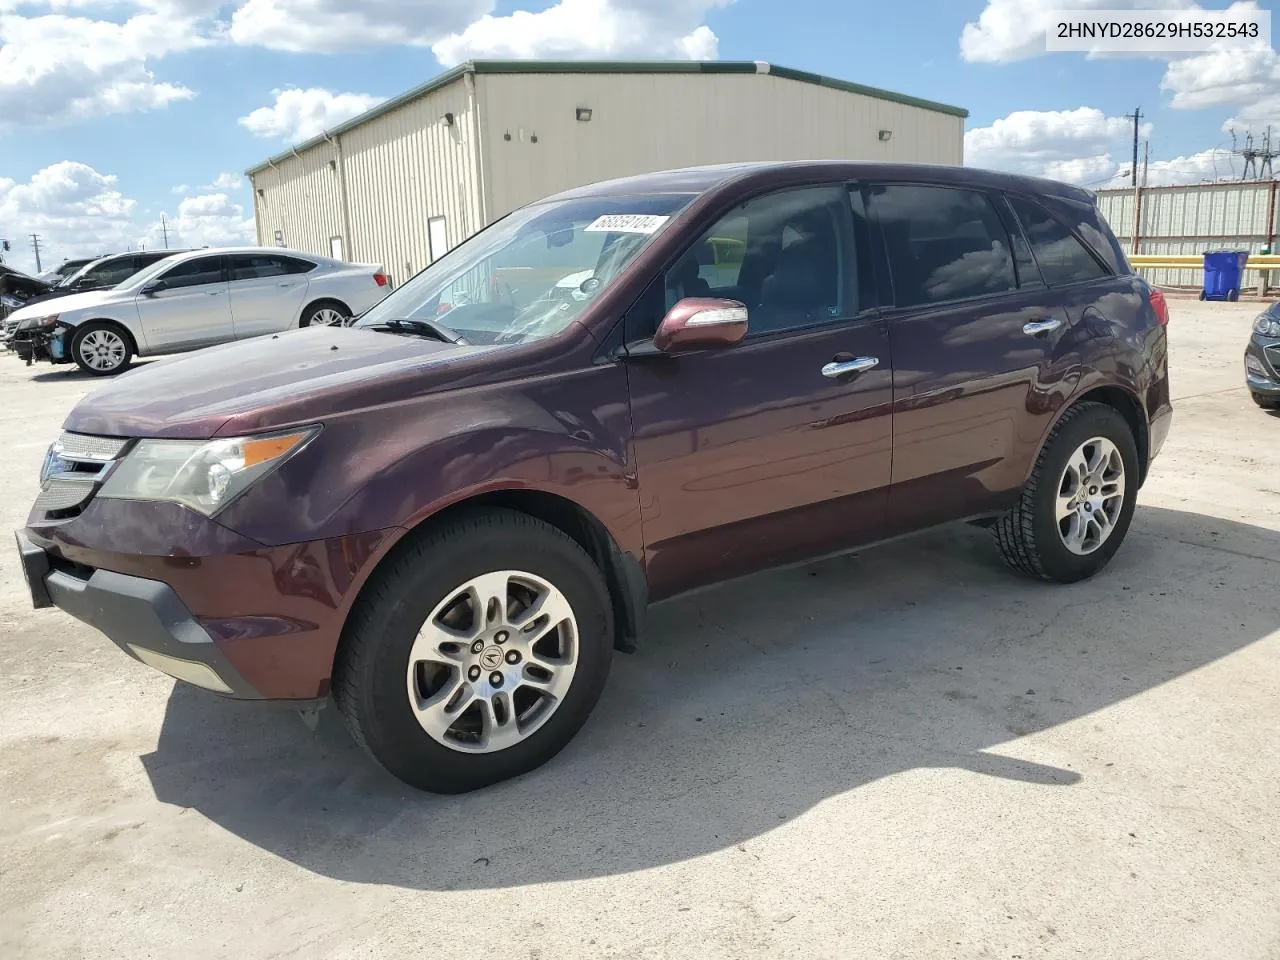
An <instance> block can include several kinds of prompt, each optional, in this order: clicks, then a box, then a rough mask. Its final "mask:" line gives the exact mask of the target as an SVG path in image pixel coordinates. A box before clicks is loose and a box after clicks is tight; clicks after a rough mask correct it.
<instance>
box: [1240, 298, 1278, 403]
mask: <svg viewBox="0 0 1280 960" xmlns="http://www.w3.org/2000/svg"><path fill="white" fill-rule="evenodd" d="M1244 379H1245V383H1246V385H1247V386H1248V387H1249V393H1250V394H1252V396H1253V402H1254V403H1256V404H1257V405H1258V406H1260V407H1262V409H1264V410H1280V303H1273V304H1271V306H1269V307H1267V309H1266V312H1265V313H1262V314H1260V315H1259V316H1258V319H1256V320H1254V321H1253V336H1251V337H1250V338H1249V345H1248V346H1247V347H1245V350H1244Z"/></svg>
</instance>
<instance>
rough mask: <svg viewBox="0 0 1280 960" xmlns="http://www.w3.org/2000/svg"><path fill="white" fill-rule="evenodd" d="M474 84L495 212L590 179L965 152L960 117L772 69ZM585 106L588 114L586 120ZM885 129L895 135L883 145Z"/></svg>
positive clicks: (955, 158) (940, 157) (947, 159)
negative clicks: (580, 115)
mask: <svg viewBox="0 0 1280 960" xmlns="http://www.w3.org/2000/svg"><path fill="white" fill-rule="evenodd" d="M476 83H477V88H478V92H479V98H480V114H481V120H482V128H483V141H484V153H483V156H482V160H483V165H484V182H485V186H486V201H487V208H488V215H489V219H491V220H492V219H493V218H495V217H497V216H500V215H502V214H504V213H506V212H508V211H510V210H512V209H514V208H515V207H518V206H520V205H521V204H524V203H528V202H529V201H531V200H536V199H537V198H539V197H543V196H546V195H547V194H549V193H555V192H557V191H559V190H565V189H568V188H570V187H574V186H579V185H581V184H584V183H591V182H593V181H596V180H605V179H609V178H611V177H620V176H627V175H630V174H636V173H648V172H651V171H654V170H664V169H670V168H673V167H682V166H692V165H696V164H704V163H724V162H731V161H736V160H812V159H822V160H885V161H911V162H928V163H952V164H959V163H962V162H963V159H964V157H963V150H964V120H963V119H962V118H960V117H957V116H952V115H949V114H944V113H939V112H936V111H932V110H926V109H923V108H921V107H915V106H909V105H907V104H900V103H895V102H891V101H887V100H881V99H879V98H875V97H868V96H864V95H861V94H857V93H850V92H847V91H843V90H836V89H832V88H829V87H820V86H817V85H815V84H811V83H802V82H800V81H796V80H789V79H785V78H783V77H776V76H771V75H768V74H755V75H752V74H692V75H691V74H510V75H507V74H481V75H480V76H477V77H476ZM580 106H581V107H590V108H591V111H592V115H591V120H590V121H589V122H582V121H579V120H577V119H576V109H577V107H580ZM880 130H890V131H892V134H893V135H892V138H891V139H890V140H889V141H888V142H883V143H882V142H881V141H880V140H879V139H878V134H879V131H880ZM508 136H510V139H507V137H508ZM535 136H536V137H537V141H536V142H534V137H535Z"/></svg>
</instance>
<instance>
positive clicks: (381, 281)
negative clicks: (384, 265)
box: [373, 273, 387, 287]
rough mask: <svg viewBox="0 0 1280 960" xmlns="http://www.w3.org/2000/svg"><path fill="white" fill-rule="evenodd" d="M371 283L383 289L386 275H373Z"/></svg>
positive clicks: (385, 283)
mask: <svg viewBox="0 0 1280 960" xmlns="http://www.w3.org/2000/svg"><path fill="white" fill-rule="evenodd" d="M373 282H374V283H376V284H377V285H378V286H380V287H385V286H386V285H387V275H386V274H385V273H375V274H374V275H373Z"/></svg>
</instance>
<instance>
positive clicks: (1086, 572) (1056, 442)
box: [992, 403, 1139, 583]
mask: <svg viewBox="0 0 1280 960" xmlns="http://www.w3.org/2000/svg"><path fill="white" fill-rule="evenodd" d="M1093 439H1101V440H1105V441H1110V443H1111V444H1112V445H1113V447H1114V450H1115V452H1116V453H1118V455H1119V459H1120V461H1121V462H1122V464H1123V473H1122V475H1121V480H1122V482H1123V491H1122V496H1116V497H1115V498H1114V499H1118V500H1119V501H1120V502H1119V504H1118V505H1115V504H1114V499H1113V500H1109V501H1107V503H1108V509H1111V508H1112V507H1113V506H1114V507H1115V516H1114V518H1113V519H1112V520H1111V521H1110V522H1109V524H1108V530H1109V532H1108V533H1107V535H1106V536H1105V538H1104V539H1102V542H1101V543H1100V544H1098V545H1097V546H1095V547H1094V548H1093V549H1092V550H1091V551H1090V552H1088V553H1085V554H1083V555H1082V554H1080V553H1078V552H1075V551H1073V550H1072V549H1070V548H1069V547H1068V546H1067V544H1066V542H1065V538H1066V537H1065V535H1064V534H1063V532H1062V530H1061V528H1060V527H1059V523H1058V520H1057V507H1058V503H1059V496H1060V494H1061V492H1062V490H1064V489H1067V488H1066V487H1064V486H1061V485H1063V484H1065V483H1066V482H1067V481H1068V479H1069V478H1068V477H1067V475H1066V473H1065V471H1066V470H1067V466H1068V460H1069V459H1071V458H1073V455H1074V454H1076V452H1077V451H1078V450H1080V449H1081V446H1082V445H1083V444H1086V443H1088V442H1089V441H1090V440H1093ZM1100 446H1105V444H1103V445H1100ZM1090 449H1094V448H1090ZM1138 471H1139V465H1138V449H1137V444H1136V443H1135V442H1134V438H1133V431H1132V430H1131V429H1130V427H1129V424H1128V423H1127V422H1126V421H1125V419H1124V417H1123V416H1121V415H1120V413H1119V412H1118V411H1117V410H1115V409H1114V408H1113V407H1109V406H1106V405H1105V404H1101V403H1082V404H1080V405H1079V406H1076V407H1073V408H1072V409H1070V410H1068V411H1067V413H1065V414H1064V415H1063V417H1062V419H1061V420H1059V421H1058V423H1057V424H1056V425H1055V426H1054V428H1053V430H1052V431H1051V432H1050V434H1049V438H1048V440H1046V441H1045V444H1044V448H1043V449H1042V450H1041V451H1040V456H1039V457H1038V458H1037V459H1036V465H1035V468H1034V469H1033V470H1032V471H1031V477H1030V479H1028V480H1027V483H1026V485H1025V486H1024V487H1023V489H1022V496H1021V499H1020V500H1019V502H1018V504H1017V505H1016V506H1015V507H1014V508H1013V509H1012V510H1010V511H1009V512H1008V513H1006V514H1005V515H1004V516H1002V517H1001V518H1000V519H999V520H998V521H997V522H996V524H995V526H993V527H992V532H993V533H994V535H995V538H996V543H997V545H998V546H999V548H1000V552H1001V554H1002V555H1003V556H1004V559H1005V562H1006V563H1008V564H1009V566H1011V567H1013V568H1014V569H1015V570H1017V571H1019V572H1020V573H1024V574H1026V575H1027V576H1031V577H1036V578H1038V579H1040V580H1050V581H1056V582H1058V583H1074V582H1076V581H1078V580H1085V579H1087V578H1089V577H1092V576H1093V575H1094V574H1095V573H1097V572H1098V571H1099V570H1101V569H1102V568H1103V567H1105V566H1106V565H1107V564H1108V563H1109V562H1110V560H1111V558H1112V557H1113V556H1114V555H1115V552H1116V551H1117V550H1118V549H1119V548H1120V544H1121V543H1122V542H1123V541H1124V537H1125V534H1126V533H1127V532H1128V529H1129V523H1130V522H1131V521H1132V519H1133V510H1134V503H1135V501H1136V500H1137V496H1138ZM1103 489H1104V491H1105V488H1103ZM1083 492H1086V493H1087V492H1088V490H1085V491H1083ZM1084 509H1086V505H1085V504H1083V503H1082V504H1081V505H1080V508H1079V510H1078V511H1073V512H1076V513H1077V515H1078V516H1079V517H1084V516H1086V514H1085V513H1082V512H1079V511H1083V510H1084ZM1089 516H1092V514H1089ZM1098 516H1101V517H1103V518H1105V517H1106V513H1105V511H1104V512H1100V513H1099V514H1098ZM1063 522H1064V523H1067V524H1069V525H1070V524H1071V523H1072V522H1073V521H1071V520H1070V519H1067V520H1064V521H1063ZM1086 546H1087V544H1086Z"/></svg>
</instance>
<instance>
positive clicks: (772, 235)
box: [664, 185, 857, 334]
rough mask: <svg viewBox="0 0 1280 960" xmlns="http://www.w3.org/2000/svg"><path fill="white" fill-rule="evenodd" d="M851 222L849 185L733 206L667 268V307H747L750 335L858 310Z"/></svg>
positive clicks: (808, 189) (792, 192)
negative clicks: (712, 303) (704, 301)
mask: <svg viewBox="0 0 1280 960" xmlns="http://www.w3.org/2000/svg"><path fill="white" fill-rule="evenodd" d="M853 246H854V241H853V219H852V214H851V211H850V207H849V192H848V189H847V188H846V187H845V186H844V185H840V186H823V187H805V188H802V189H797V190H786V191H782V192H780V193H771V194H768V195H766V196H763V197H757V198H756V199H754V200H750V201H748V202H747V203H745V204H742V205H741V206H739V207H737V208H736V209H734V210H733V211H732V212H731V213H729V214H727V215H726V216H725V217H724V218H722V219H721V220H720V222H718V223H717V224H716V225H715V226H713V227H712V228H711V229H710V230H708V231H707V232H706V233H704V234H703V235H702V236H701V237H699V238H698V240H697V242H695V243H694V245H693V246H692V247H691V248H690V249H689V250H688V251H686V252H685V254H684V255H683V256H682V257H681V258H680V259H679V260H678V261H676V263H675V265H674V266H672V267H671V268H670V269H669V270H667V272H666V275H665V278H664V289H665V294H666V309H668V310H669V309H670V308H671V307H672V306H674V305H675V304H676V302H677V301H679V300H682V299H684V298H685V297H720V298H723V299H726V300H737V301H739V302H741V303H745V304H746V305H747V309H748V311H749V312H750V321H749V323H750V333H752V334H759V333H775V332H777V331H780V330H789V329H794V328H799V327H806V326H812V325H815V324H821V323H826V322H829V321H831V320H834V319H837V318H839V317H850V316H853V315H854V314H855V313H857V306H856V304H855V302H854V300H855V294H854V290H855V287H854V285H853V284H851V283H850V282H849V281H850V279H851V272H852V271H851V264H852V263H854V255H853V254H854V251H853Z"/></svg>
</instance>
